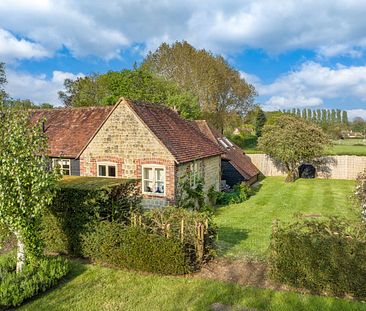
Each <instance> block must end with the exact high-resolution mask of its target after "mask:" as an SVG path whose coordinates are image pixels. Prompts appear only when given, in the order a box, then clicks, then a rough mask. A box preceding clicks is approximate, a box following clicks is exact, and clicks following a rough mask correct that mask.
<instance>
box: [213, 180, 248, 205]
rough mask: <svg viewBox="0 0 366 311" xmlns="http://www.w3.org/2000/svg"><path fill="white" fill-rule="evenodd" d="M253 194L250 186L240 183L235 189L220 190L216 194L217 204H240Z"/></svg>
mask: <svg viewBox="0 0 366 311" xmlns="http://www.w3.org/2000/svg"><path fill="white" fill-rule="evenodd" d="M252 194H253V191H252V190H251V188H250V186H248V185H247V184H246V183H240V184H237V185H235V186H234V189H233V191H223V192H218V193H217V196H216V204H217V205H228V204H238V203H242V202H244V201H246V200H248V199H249V197H250V196H251V195H252Z"/></svg>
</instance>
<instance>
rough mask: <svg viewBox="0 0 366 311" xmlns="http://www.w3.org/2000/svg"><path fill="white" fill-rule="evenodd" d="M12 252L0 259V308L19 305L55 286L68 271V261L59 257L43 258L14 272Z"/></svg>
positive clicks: (14, 260)
mask: <svg viewBox="0 0 366 311" xmlns="http://www.w3.org/2000/svg"><path fill="white" fill-rule="evenodd" d="M15 267H16V259H15V256H14V255H13V254H7V255H3V256H2V257H1V260H0V280H1V282H0V308H2V309H4V308H9V307H16V306H19V305H20V304H21V303H22V302H23V301H24V300H25V299H28V298H31V297H34V296H35V295H37V294H39V293H41V292H44V291H46V290H47V289H49V288H51V287H53V286H55V285H56V284H57V283H58V282H59V280H60V279H61V278H62V277H64V276H65V275H66V274H67V273H68V271H69V263H68V262H67V261H66V260H64V259H62V258H61V257H53V258H43V259H40V260H39V261H38V262H37V264H32V265H31V264H27V265H26V266H25V267H24V268H23V271H22V272H21V273H16V272H15Z"/></svg>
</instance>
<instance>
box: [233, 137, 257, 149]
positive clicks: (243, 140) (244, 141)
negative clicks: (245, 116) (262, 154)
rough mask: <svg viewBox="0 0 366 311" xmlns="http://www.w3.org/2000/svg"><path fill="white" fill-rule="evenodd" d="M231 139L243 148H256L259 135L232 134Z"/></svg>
mask: <svg viewBox="0 0 366 311" xmlns="http://www.w3.org/2000/svg"><path fill="white" fill-rule="evenodd" d="M230 140H231V141H232V142H233V143H234V144H236V145H238V146H239V147H240V148H242V149H246V148H250V149H255V148H256V147H257V142H258V137H257V136H256V135H250V134H247V133H243V134H240V135H231V136H230Z"/></svg>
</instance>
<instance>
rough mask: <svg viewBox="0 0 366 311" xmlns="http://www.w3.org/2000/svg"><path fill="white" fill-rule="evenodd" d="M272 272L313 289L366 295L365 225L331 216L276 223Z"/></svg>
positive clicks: (297, 285)
mask: <svg viewBox="0 0 366 311" xmlns="http://www.w3.org/2000/svg"><path fill="white" fill-rule="evenodd" d="M269 254H270V258H269V263H270V276H271V277H272V278H273V279H274V280H276V281H280V282H283V283H286V284H289V285H291V286H295V287H300V288H306V289H308V290H310V291H311V292H312V293H317V294H331V295H336V296H345V295H352V296H354V297H361V298H364V297H366V261H365V258H366V228H365V225H364V224H361V223H352V222H349V221H344V220H340V219H337V218H330V219H326V220H311V221H309V220H308V221H304V222H298V223H295V224H291V225H281V224H278V223H277V224H276V225H275V226H274V228H273V232H272V236H271V243H270V252H269Z"/></svg>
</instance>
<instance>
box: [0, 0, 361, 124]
mask: <svg viewBox="0 0 366 311" xmlns="http://www.w3.org/2000/svg"><path fill="white" fill-rule="evenodd" d="M365 16H366V4H365V3H364V1H362V0H360V1H357V0H348V1H337V0H334V1H313V0H306V1H305V0H304V1H301V0H298V1H286V0H281V1H272V0H262V1H258V0H257V1H255V0H247V1H242V0H226V1H218V0H207V1H204V0H203V1H192V0H187V1H166V0H155V1H152V0H149V1H142V0H137V1H132V0H128V1H124V0H110V1H108V2H106V1H86V0H79V1H71V0H60V1H53V0H32V1H27V0H2V1H0V61H4V62H6V64H7V75H8V85H7V87H6V88H7V91H8V92H9V93H10V95H11V96H12V97H14V98H23V99H26V98H28V99H31V100H33V101H36V102H38V103H41V102H51V103H54V104H57V105H60V102H59V101H58V98H57V92H58V91H59V90H61V89H62V88H63V81H64V79H65V78H76V77H78V76H83V75H87V74H90V73H92V72H101V73H102V72H106V71H108V70H121V69H124V68H132V66H133V64H134V63H135V62H137V63H139V62H140V61H141V60H142V59H143V57H144V56H145V55H146V53H147V52H148V51H149V50H154V49H156V48H157V47H158V46H159V45H160V44H161V43H162V42H169V43H171V42H174V41H176V40H187V41H188V42H190V43H191V44H192V45H194V46H195V47H197V48H205V49H208V50H211V51H212V52H213V53H216V54H220V55H223V56H224V57H225V58H226V59H227V60H228V61H229V63H230V64H231V65H232V66H233V67H235V68H236V69H237V70H239V71H240V72H241V74H242V77H243V78H244V79H246V80H247V81H248V82H250V83H252V84H253V85H254V86H255V87H256V89H257V92H258V94H259V96H258V97H257V98H256V102H258V103H260V104H261V105H262V106H263V107H264V108H265V109H266V110H277V109H288V108H304V107H307V108H314V109H317V108H339V109H344V110H348V111H349V115H350V116H351V117H355V116H361V117H364V118H366V63H365V61H366V54H365V52H366V19H365V18H364V17H365Z"/></svg>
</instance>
